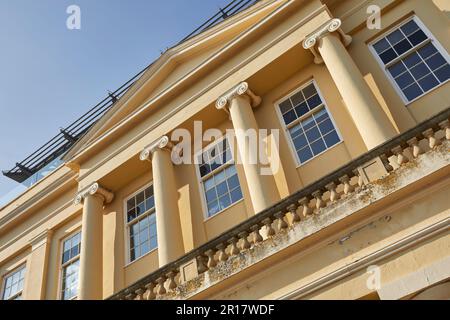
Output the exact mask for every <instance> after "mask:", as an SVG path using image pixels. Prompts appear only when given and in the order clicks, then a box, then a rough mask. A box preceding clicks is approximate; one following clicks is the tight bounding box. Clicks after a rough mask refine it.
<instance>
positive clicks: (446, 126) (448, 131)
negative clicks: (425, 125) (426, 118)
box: [439, 120, 450, 140]
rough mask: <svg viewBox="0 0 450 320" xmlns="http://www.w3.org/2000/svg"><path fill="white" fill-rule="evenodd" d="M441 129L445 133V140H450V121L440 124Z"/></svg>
mask: <svg viewBox="0 0 450 320" xmlns="http://www.w3.org/2000/svg"><path fill="white" fill-rule="evenodd" d="M439 127H441V129H442V130H444V132H445V139H447V140H450V121H448V120H445V121H442V122H441V123H439Z"/></svg>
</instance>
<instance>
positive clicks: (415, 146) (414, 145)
mask: <svg viewBox="0 0 450 320" xmlns="http://www.w3.org/2000/svg"><path fill="white" fill-rule="evenodd" d="M407 143H408V145H409V146H410V147H411V150H412V154H413V157H414V158H417V157H419V156H420V155H421V154H423V151H422V149H421V148H420V146H419V140H418V139H417V138H412V139H410V140H408V142H407Z"/></svg>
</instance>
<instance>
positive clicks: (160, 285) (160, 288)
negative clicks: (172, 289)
mask: <svg viewBox="0 0 450 320" xmlns="http://www.w3.org/2000/svg"><path fill="white" fill-rule="evenodd" d="M166 280H167V278H166V277H165V276H162V277H160V278H158V280H156V282H157V283H158V286H157V287H156V294H157V295H159V296H162V295H165V294H166V293H167V291H166V288H165V287H164V283H165V282H166Z"/></svg>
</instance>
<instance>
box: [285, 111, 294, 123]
mask: <svg viewBox="0 0 450 320" xmlns="http://www.w3.org/2000/svg"><path fill="white" fill-rule="evenodd" d="M283 118H284V123H286V124H290V123H292V122H293V121H294V120H295V119H297V116H296V114H295V111H294V110H292V111H289V112H288V113H286V114H284V115H283Z"/></svg>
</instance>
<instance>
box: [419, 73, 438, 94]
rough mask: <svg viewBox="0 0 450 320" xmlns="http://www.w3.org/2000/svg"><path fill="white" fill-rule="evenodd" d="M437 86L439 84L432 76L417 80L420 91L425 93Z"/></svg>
mask: <svg viewBox="0 0 450 320" xmlns="http://www.w3.org/2000/svg"><path fill="white" fill-rule="evenodd" d="M438 84H439V82H438V81H437V80H436V78H435V76H434V75H432V74H430V75H429V76H427V77H425V78H423V79H422V80H419V85H420V87H421V88H422V90H423V91H425V92H427V91H429V90H431V89H433V88H434V87H436V86H437V85H438Z"/></svg>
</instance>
